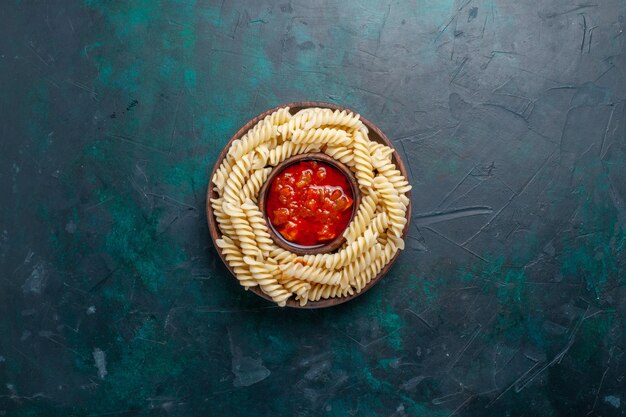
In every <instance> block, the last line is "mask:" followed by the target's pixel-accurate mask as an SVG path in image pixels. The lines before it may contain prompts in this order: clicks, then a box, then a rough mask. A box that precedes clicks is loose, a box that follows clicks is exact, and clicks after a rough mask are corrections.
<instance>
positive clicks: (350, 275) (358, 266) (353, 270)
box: [341, 242, 382, 287]
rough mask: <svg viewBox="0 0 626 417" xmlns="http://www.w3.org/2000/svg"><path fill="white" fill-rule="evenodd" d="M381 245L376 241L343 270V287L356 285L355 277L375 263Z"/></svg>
mask: <svg viewBox="0 0 626 417" xmlns="http://www.w3.org/2000/svg"><path fill="white" fill-rule="evenodd" d="M381 251H382V247H381V245H380V244H379V243H378V242H376V243H374V244H373V245H372V247H371V248H369V249H368V250H367V251H366V252H365V253H364V254H363V255H361V256H359V257H357V258H356V259H355V260H354V261H352V262H350V263H349V264H348V265H346V266H345V267H344V268H343V269H342V270H341V282H342V286H343V287H348V286H352V285H354V281H353V280H354V279H355V278H356V277H357V276H358V275H359V274H360V273H361V271H364V270H365V269H366V268H367V267H368V265H371V264H373V263H374V262H375V261H376V259H377V258H379V257H380V254H381Z"/></svg>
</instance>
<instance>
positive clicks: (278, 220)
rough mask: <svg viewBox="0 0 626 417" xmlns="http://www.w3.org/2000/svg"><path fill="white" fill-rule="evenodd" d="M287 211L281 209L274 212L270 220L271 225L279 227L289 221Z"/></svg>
mask: <svg viewBox="0 0 626 417" xmlns="http://www.w3.org/2000/svg"><path fill="white" fill-rule="evenodd" d="M289 215H290V213H289V209H288V208H287V207H281V208H279V209H277V210H274V218H273V219H272V223H273V224H274V225H276V226H280V225H281V224H285V223H287V221H289Z"/></svg>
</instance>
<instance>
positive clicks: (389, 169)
mask: <svg viewBox="0 0 626 417" xmlns="http://www.w3.org/2000/svg"><path fill="white" fill-rule="evenodd" d="M376 170H377V171H378V173H379V174H380V175H382V176H384V177H385V178H387V180H388V181H389V182H390V183H391V184H393V187H394V188H395V189H396V191H398V193H399V194H404V193H407V192H409V191H410V190H411V185H410V184H409V182H408V181H407V180H406V178H404V175H402V173H401V172H400V171H399V170H397V169H396V166H395V165H394V164H393V163H392V162H391V161H385V163H383V164H381V165H380V166H378V167H376Z"/></svg>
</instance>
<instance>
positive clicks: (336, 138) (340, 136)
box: [291, 127, 352, 146]
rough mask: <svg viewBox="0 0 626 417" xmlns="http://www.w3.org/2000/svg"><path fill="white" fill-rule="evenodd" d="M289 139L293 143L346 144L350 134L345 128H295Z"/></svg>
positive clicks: (350, 138) (349, 139) (349, 140)
mask: <svg viewBox="0 0 626 417" xmlns="http://www.w3.org/2000/svg"><path fill="white" fill-rule="evenodd" d="M291 140H292V141H293V142H294V143H317V144H320V145H325V144H328V145H333V146H341V145H343V146H346V145H349V144H350V143H351V142H352V136H350V134H349V133H348V132H346V131H345V130H341V129H334V128H328V127H325V128H323V129H311V130H303V129H300V130H296V131H295V132H294V133H293V135H292V137H291Z"/></svg>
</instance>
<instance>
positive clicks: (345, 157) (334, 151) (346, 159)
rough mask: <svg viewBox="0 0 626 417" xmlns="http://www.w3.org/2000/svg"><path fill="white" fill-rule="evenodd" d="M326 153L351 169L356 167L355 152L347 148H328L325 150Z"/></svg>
mask: <svg viewBox="0 0 626 417" xmlns="http://www.w3.org/2000/svg"><path fill="white" fill-rule="evenodd" d="M324 153H325V154H326V155H328V156H332V157H333V158H335V159H336V160H338V161H340V162H343V163H344V164H346V165H348V166H349V167H352V166H354V151H353V150H352V149H350V148H348V147H347V146H341V145H340V146H327V147H326V148H325V149H324Z"/></svg>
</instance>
